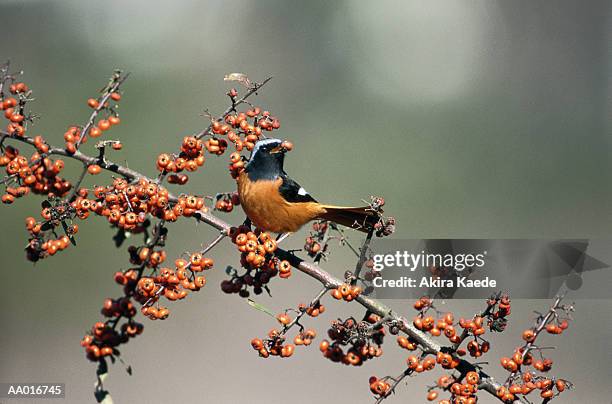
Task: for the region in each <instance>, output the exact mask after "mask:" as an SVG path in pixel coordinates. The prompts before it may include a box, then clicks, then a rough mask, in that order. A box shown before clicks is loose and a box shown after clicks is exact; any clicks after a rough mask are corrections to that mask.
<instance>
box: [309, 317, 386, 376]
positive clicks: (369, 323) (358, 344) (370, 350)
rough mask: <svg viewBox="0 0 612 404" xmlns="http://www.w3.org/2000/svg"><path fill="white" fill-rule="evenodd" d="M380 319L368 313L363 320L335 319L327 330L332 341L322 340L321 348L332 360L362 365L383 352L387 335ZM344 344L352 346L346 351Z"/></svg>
mask: <svg viewBox="0 0 612 404" xmlns="http://www.w3.org/2000/svg"><path fill="white" fill-rule="evenodd" d="M379 320H380V317H379V316H377V315H375V314H370V315H368V316H367V317H366V318H365V320H364V321H361V322H358V321H356V320H355V319H354V318H352V317H350V318H347V319H346V320H344V321H342V320H334V321H333V322H332V325H331V328H330V329H329V330H328V331H327V334H328V335H329V338H330V339H331V340H332V342H331V343H330V342H329V341H328V340H326V339H324V340H322V341H321V344H320V345H319V349H320V350H321V352H323V356H324V357H326V358H328V359H329V360H331V361H332V362H342V363H343V364H345V365H353V366H360V365H362V364H363V362H365V361H367V360H368V359H371V358H376V357H379V356H381V355H382V353H383V351H382V348H381V345H382V343H383V339H384V336H385V330H384V328H383V327H382V325H380V324H379ZM344 346H350V347H349V348H348V350H347V351H346V353H345V352H344V350H343V347H344Z"/></svg>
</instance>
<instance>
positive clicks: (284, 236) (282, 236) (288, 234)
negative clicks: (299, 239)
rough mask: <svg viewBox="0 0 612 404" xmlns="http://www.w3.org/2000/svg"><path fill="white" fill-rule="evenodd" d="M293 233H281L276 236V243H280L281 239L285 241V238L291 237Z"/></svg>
mask: <svg viewBox="0 0 612 404" xmlns="http://www.w3.org/2000/svg"><path fill="white" fill-rule="evenodd" d="M292 234H293V233H292V232H287V233H281V234H279V235H278V237H276V244H280V242H281V241H283V240H284V239H286V238H287V237H289V236H290V235H292Z"/></svg>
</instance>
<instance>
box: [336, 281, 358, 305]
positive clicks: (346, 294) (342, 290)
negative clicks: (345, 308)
mask: <svg viewBox="0 0 612 404" xmlns="http://www.w3.org/2000/svg"><path fill="white" fill-rule="evenodd" d="M360 294H361V288H360V287H359V286H356V285H351V284H348V283H343V284H342V285H340V286H338V287H337V288H336V289H332V291H331V295H332V297H333V298H334V299H336V300H344V301H345V302H350V301H352V300H353V299H355V298H357V296H359V295H360Z"/></svg>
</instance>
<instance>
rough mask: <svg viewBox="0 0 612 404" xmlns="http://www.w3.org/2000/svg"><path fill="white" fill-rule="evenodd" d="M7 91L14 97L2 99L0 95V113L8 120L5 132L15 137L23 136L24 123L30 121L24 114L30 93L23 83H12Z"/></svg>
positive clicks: (29, 117) (24, 130) (30, 118)
mask: <svg viewBox="0 0 612 404" xmlns="http://www.w3.org/2000/svg"><path fill="white" fill-rule="evenodd" d="M9 91H10V93H11V94H13V95H14V96H16V97H17V98H18V99H17V98H15V97H6V98H5V97H3V94H0V111H4V117H5V118H6V119H7V120H8V125H7V127H6V130H7V132H8V133H9V134H11V135H15V136H24V135H25V132H26V123H27V122H31V121H32V117H31V116H26V114H25V112H24V111H25V104H26V102H27V101H28V99H29V97H30V95H31V91H30V89H29V88H28V86H27V84H25V83H24V82H13V83H12V84H11V85H10V86H9Z"/></svg>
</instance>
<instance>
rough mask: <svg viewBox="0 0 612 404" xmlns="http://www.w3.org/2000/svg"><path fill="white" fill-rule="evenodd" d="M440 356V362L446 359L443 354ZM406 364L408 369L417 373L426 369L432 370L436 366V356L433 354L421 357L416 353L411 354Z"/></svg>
mask: <svg viewBox="0 0 612 404" xmlns="http://www.w3.org/2000/svg"><path fill="white" fill-rule="evenodd" d="M439 354H441V352H440V353H439ZM438 358H439V359H438V361H440V362H442V361H443V360H444V359H443V358H442V357H441V355H439V356H438ZM406 364H407V365H408V369H410V370H413V371H415V372H416V373H423V372H424V371H426V370H432V369H433V368H434V367H435V366H436V358H433V357H431V356H429V357H426V358H419V357H417V356H416V355H410V356H409V357H408V359H406Z"/></svg>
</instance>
